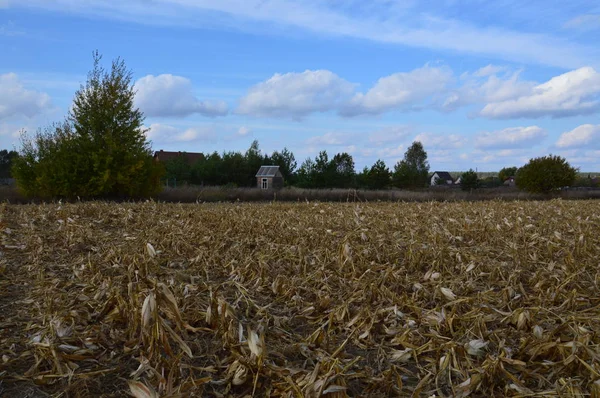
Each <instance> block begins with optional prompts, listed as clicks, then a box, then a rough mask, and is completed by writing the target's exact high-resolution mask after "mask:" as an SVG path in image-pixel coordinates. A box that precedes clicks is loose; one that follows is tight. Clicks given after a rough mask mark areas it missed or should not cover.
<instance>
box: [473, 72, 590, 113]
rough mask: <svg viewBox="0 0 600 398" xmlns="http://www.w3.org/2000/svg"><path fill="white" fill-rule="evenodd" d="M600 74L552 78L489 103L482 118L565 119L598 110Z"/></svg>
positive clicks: (582, 73)
mask: <svg viewBox="0 0 600 398" xmlns="http://www.w3.org/2000/svg"><path fill="white" fill-rule="evenodd" d="M599 97H600V74H599V73H598V72H596V71H595V70H594V69H593V68H591V67H583V68H579V69H577V70H573V71H570V72H567V73H564V74H562V75H559V76H556V77H553V78H552V79H550V80H549V81H547V82H546V83H543V84H539V85H537V86H534V87H532V88H531V90H529V92H528V93H527V94H521V95H520V96H519V97H517V98H514V99H506V100H497V101H495V102H491V103H488V104H487V105H486V106H485V107H484V108H483V109H482V110H481V112H480V115H481V116H484V117H488V118H493V119H510V118H521V117H523V118H537V117H542V116H551V117H566V116H575V115H584V114H591V113H594V112H596V111H598V109H599V105H600V102H599Z"/></svg>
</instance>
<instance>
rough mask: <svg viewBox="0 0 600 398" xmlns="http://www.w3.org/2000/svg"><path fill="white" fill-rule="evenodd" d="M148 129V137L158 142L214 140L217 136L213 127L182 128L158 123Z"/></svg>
mask: <svg viewBox="0 0 600 398" xmlns="http://www.w3.org/2000/svg"><path fill="white" fill-rule="evenodd" d="M148 129H149V131H148V132H147V133H146V136H147V137H148V139H149V140H152V141H154V142H158V143H169V142H180V143H185V142H193V141H214V140H215V139H216V138H217V135H216V132H215V130H214V128H212V127H191V128H188V129H185V130H181V129H179V128H177V127H173V126H169V125H166V124H159V123H156V124H152V125H150V127H148Z"/></svg>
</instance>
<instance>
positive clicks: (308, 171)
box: [296, 158, 316, 188]
mask: <svg viewBox="0 0 600 398" xmlns="http://www.w3.org/2000/svg"><path fill="white" fill-rule="evenodd" d="M315 175H316V165H315V162H314V160H312V159H311V158H306V160H305V161H304V162H302V164H301V165H300V168H299V169H298V173H296V184H297V185H298V186H299V187H300V188H312V187H314V186H315V181H314V178H315Z"/></svg>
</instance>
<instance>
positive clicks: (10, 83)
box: [0, 73, 52, 120]
mask: <svg viewBox="0 0 600 398" xmlns="http://www.w3.org/2000/svg"><path fill="white" fill-rule="evenodd" d="M51 108H52V102H51V100H50V96H48V94H46V93H41V92H38V91H34V90H28V89H26V88H25V87H24V86H23V84H22V83H21V81H20V80H19V77H18V76H17V75H16V74H15V73H7V74H4V75H0V120H2V119H7V118H9V117H12V116H25V117H28V118H32V117H34V116H37V115H39V114H41V113H43V112H45V111H48V110H50V109H51Z"/></svg>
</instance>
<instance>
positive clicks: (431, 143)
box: [414, 133, 465, 150]
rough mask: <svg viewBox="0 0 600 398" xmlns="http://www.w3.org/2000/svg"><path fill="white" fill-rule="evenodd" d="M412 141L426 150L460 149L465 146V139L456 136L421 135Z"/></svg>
mask: <svg viewBox="0 0 600 398" xmlns="http://www.w3.org/2000/svg"><path fill="white" fill-rule="evenodd" d="M414 141H419V142H420V143H421V144H423V147H425V150H427V148H434V149H440V148H446V149H447V148H460V147H462V146H463V145H464V144H465V138H464V137H462V136H460V135H457V134H433V133H421V134H418V135H417V136H416V137H415V139H414Z"/></svg>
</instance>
